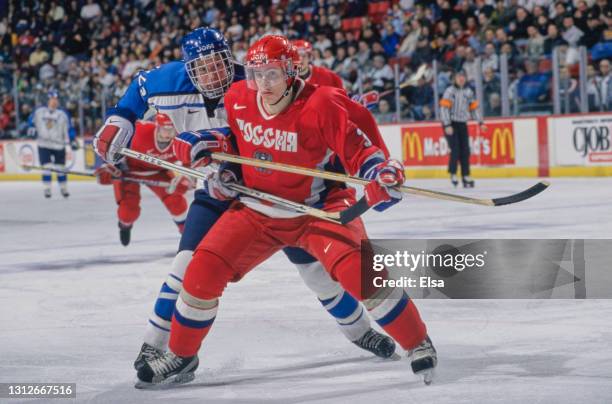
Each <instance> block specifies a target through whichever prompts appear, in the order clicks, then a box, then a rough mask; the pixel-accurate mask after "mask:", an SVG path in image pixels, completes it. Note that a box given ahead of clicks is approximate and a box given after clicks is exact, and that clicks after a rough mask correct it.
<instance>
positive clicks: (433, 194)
mask: <svg viewBox="0 0 612 404" xmlns="http://www.w3.org/2000/svg"><path fill="white" fill-rule="evenodd" d="M211 157H212V158H213V159H216V160H220V161H227V162H230V163H238V164H246V165H250V166H253V167H259V168H267V169H270V170H277V171H283V172H287V173H292V174H302V175H307V176H310V177H317V178H323V179H326V180H332V181H340V182H345V183H349V184H357V185H364V186H365V185H367V184H368V183H369V182H370V181H369V180H365V179H363V178H359V177H355V176H352V175H347V174H341V173H335V172H331V171H323V170H316V169H313V168H307V167H299V166H293V165H290V164H284V163H276V162H273V161H266V160H259V159H254V158H250V157H243V156H234V155H231V154H225V153H211ZM548 185H549V184H548V183H547V182H544V181H543V182H540V183H538V184H536V185H534V186H532V187H531V188H529V189H527V190H525V191H521V192H519V193H517V194H513V195H509V196H507V197H501V198H496V199H490V198H470V197H467V196H463V195H456V194H449V193H446V192H441V191H432V190H429V189H422V188H416V187H411V186H406V185H401V186H398V187H396V189H397V190H399V191H401V192H404V193H407V194H412V195H419V196H425V197H428V198H435V199H441V200H445V201H452V202H461V203H469V204H472V205H483V206H501V205H508V204H511V203H517V202H521V201H524V200H525V199H528V198H531V197H533V196H535V195H537V194H539V193H540V192H542V191H544V190H545V189H546V188H547V187H548Z"/></svg>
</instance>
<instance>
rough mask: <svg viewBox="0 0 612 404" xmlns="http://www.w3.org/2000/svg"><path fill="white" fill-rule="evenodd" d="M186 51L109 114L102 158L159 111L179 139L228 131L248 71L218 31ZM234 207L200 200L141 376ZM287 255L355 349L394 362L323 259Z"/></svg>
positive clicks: (163, 296)
mask: <svg viewBox="0 0 612 404" xmlns="http://www.w3.org/2000/svg"><path fill="white" fill-rule="evenodd" d="M181 45H182V51H183V58H184V60H183V61H177V62H170V63H167V64H164V65H162V66H159V67H157V68H155V69H152V70H149V71H145V72H141V73H138V74H137V75H136V76H135V78H134V79H133V81H132V83H131V84H130V86H129V87H128V90H127V91H126V93H125V94H124V95H123V97H122V98H121V99H120V100H119V102H118V103H117V105H116V106H115V107H114V108H111V109H110V110H109V112H108V115H107V118H106V121H105V123H104V126H103V127H102V128H101V129H100V130H99V131H98V133H97V134H96V138H95V140H94V147H95V149H96V152H97V153H98V154H99V155H100V156H101V157H102V158H103V159H104V160H106V161H108V162H113V163H116V162H118V161H120V160H121V156H120V155H119V154H118V151H119V150H120V149H121V148H122V147H127V146H128V145H129V142H130V138H131V136H132V134H133V131H134V129H133V128H134V121H135V120H136V119H138V118H141V117H142V116H143V114H144V113H145V111H146V110H147V109H149V108H151V107H152V108H155V109H156V110H157V111H158V112H162V113H165V114H167V115H168V116H169V117H170V118H171V119H172V122H173V123H174V126H175V128H176V129H177V131H178V132H179V133H180V132H187V131H202V132H201V133H202V135H203V136H212V134H211V132H207V131H205V130H207V129H212V128H223V127H227V126H228V125H227V121H226V117H225V109H224V106H223V96H224V94H225V92H226V91H227V89H228V88H229V87H230V85H231V84H232V82H234V81H238V80H242V79H243V78H244V70H243V67H242V66H241V65H238V64H236V63H235V62H234V61H233V59H232V55H231V53H230V50H229V46H228V44H227V42H226V40H225V38H224V37H223V35H222V34H221V33H220V32H218V31H216V30H214V29H211V28H198V29H196V30H194V31H192V32H191V33H189V34H187V35H186V36H185V37H184V38H183V40H182V44H181ZM213 133H219V132H218V131H215V132H213ZM213 140H214V139H213ZM229 204H230V202H227V201H219V200H217V199H214V198H212V197H211V196H210V195H209V193H208V191H207V190H206V189H199V190H197V191H196V192H195V198H194V201H193V202H192V203H191V206H190V208H189V212H188V215H187V219H186V222H185V229H184V232H183V235H182V237H181V241H180V243H179V249H178V253H177V255H176V257H175V259H174V261H173V263H172V267H171V270H170V273H169V274H168V277H167V278H166V280H165V282H164V283H163V285H162V287H161V290H160V292H159V295H158V297H157V300H156V302H155V307H154V309H153V313H152V314H151V317H150V318H149V323H148V324H147V331H146V333H145V338H144V343H143V345H142V348H141V351H140V353H139V355H138V358H137V359H136V361H135V363H134V367H135V368H136V369H137V370H138V369H139V368H140V367H142V366H143V365H144V363H145V361H146V360H148V359H151V358H153V357H155V356H156V355H158V354H159V353H161V352H163V351H165V349H166V347H167V344H168V337H169V330H170V321H171V319H172V314H173V312H174V309H175V303H176V300H177V298H178V295H179V293H180V292H181V289H182V279H183V276H184V273H185V269H186V268H187V265H188V264H189V261H190V260H191V256H192V254H193V251H194V250H195V248H196V247H197V245H198V244H199V242H200V240H202V238H203V237H204V235H205V234H206V233H207V232H208V230H209V229H210V228H211V227H212V226H213V225H214V223H215V222H216V221H217V219H218V218H219V217H220V216H221V215H222V214H223V212H224V211H225V210H226V209H227V208H228V207H229ZM284 252H285V254H286V255H287V257H288V258H289V260H290V261H291V262H292V263H294V264H295V265H296V267H297V268H298V271H299V273H300V275H301V277H302V279H303V280H304V282H305V283H306V285H307V286H308V287H309V288H310V289H311V290H312V291H313V292H315V293H316V295H317V297H318V299H319V301H320V302H321V304H322V305H323V306H324V307H325V309H326V310H327V311H328V312H329V313H330V314H331V315H332V316H333V317H334V318H335V320H336V321H337V323H338V325H339V327H340V330H341V331H342V333H343V334H344V335H345V336H346V337H347V338H348V339H349V340H350V341H352V342H354V343H355V344H356V345H358V346H359V347H361V348H363V349H366V350H368V351H370V352H372V353H374V354H376V355H377V356H380V357H383V358H388V357H390V356H392V355H393V353H394V351H395V343H394V342H393V340H392V339H391V338H389V337H387V336H386V335H383V334H381V333H379V332H377V331H375V330H374V329H372V327H371V325H370V320H369V318H368V316H367V315H366V313H365V310H364V308H363V307H362V306H361V305H360V304H359V303H358V302H357V300H355V299H354V298H353V297H352V296H350V295H349V294H348V293H346V292H345V291H344V290H343V289H342V288H341V287H340V285H339V284H338V283H337V282H335V281H333V280H332V279H331V278H330V277H329V275H328V274H327V272H326V271H325V270H324V269H323V267H322V266H321V264H320V263H319V262H317V261H316V259H315V258H313V257H312V256H310V255H308V254H307V253H306V252H305V251H303V250H300V249H297V248H287V249H285V250H284Z"/></svg>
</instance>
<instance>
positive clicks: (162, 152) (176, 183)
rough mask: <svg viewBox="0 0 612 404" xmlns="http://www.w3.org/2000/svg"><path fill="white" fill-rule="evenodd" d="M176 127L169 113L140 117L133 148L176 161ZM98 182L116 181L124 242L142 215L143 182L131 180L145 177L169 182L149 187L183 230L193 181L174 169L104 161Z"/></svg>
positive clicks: (98, 174)
mask: <svg viewBox="0 0 612 404" xmlns="http://www.w3.org/2000/svg"><path fill="white" fill-rule="evenodd" d="M175 136H176V130H175V129H174V126H173V125H172V121H171V120H170V118H169V117H168V116H167V115H164V114H157V115H156V116H155V122H146V121H138V122H137V123H136V127H135V132H134V137H133V138H132V144H131V148H132V149H133V150H136V151H138V152H141V153H146V154H148V155H152V156H155V157H157V158H160V159H162V160H167V161H170V162H176V161H177V159H176V158H175V156H174V153H173V151H172V141H173V140H174V137H175ZM95 173H96V176H97V179H98V182H99V183H100V184H102V185H110V184H112V185H113V189H114V191H115V200H116V201H117V205H118V206H117V216H118V218H119V239H120V240H121V244H123V245H124V246H127V245H128V244H129V243H130V233H131V229H132V226H133V224H134V222H135V221H136V219H138V216H140V184H139V183H138V182H130V181H128V180H130V179H133V180H137V181H138V180H142V181H143V183H146V181H150V182H151V183H155V182H161V183H164V182H165V183H168V184H169V186H167V187H165V186H154V185H148V187H149V189H150V190H151V191H153V193H154V194H155V195H156V196H157V197H158V198H159V199H160V200H161V201H162V203H163V204H164V206H165V207H166V209H167V210H168V212H170V214H171V215H172V219H173V220H174V222H175V223H176V225H177V226H178V229H179V232H181V233H182V231H183V226H184V222H185V217H186V216H187V207H188V203H187V198H186V197H185V193H186V192H187V191H188V190H189V186H190V181H189V180H188V179H187V178H184V177H177V176H175V175H174V174H173V173H172V172H170V171H168V170H164V169H160V168H159V167H157V166H153V165H150V164H147V163H143V162H141V161H139V160H134V159H130V158H128V159H126V161H125V162H124V163H121V164H119V165H118V166H115V165H111V164H104V165H102V166H101V167H99V168H98V169H97V170H96V172H95Z"/></svg>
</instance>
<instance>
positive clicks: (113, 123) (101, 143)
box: [93, 115, 134, 164]
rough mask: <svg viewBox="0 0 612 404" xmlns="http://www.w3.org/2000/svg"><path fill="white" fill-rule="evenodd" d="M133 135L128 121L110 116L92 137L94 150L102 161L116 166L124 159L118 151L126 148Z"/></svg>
mask: <svg viewBox="0 0 612 404" xmlns="http://www.w3.org/2000/svg"><path fill="white" fill-rule="evenodd" d="M133 133H134V125H133V124H132V123H131V122H130V121H128V120H127V119H125V118H123V117H121V116H118V115H111V116H109V117H108V119H107V120H106V122H104V125H103V126H102V127H101V128H100V130H99V131H98V133H96V136H95V137H94V140H93V147H94V150H95V151H96V153H98V155H99V156H100V157H102V159H103V160H104V161H107V162H109V163H113V164H116V163H118V162H120V161H121V160H123V159H124V158H125V157H124V156H123V155H121V154H119V151H120V150H121V149H122V148H124V147H128V145H129V143H130V140H131V139H132V134H133Z"/></svg>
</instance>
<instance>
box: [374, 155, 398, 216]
mask: <svg viewBox="0 0 612 404" xmlns="http://www.w3.org/2000/svg"><path fill="white" fill-rule="evenodd" d="M370 178H371V179H372V182H370V183H369V184H368V185H366V186H365V189H364V193H365V197H366V200H367V202H368V205H369V206H372V207H374V210H376V211H378V212H382V211H384V210H386V209H388V208H390V207H391V206H393V205H395V204H396V203H398V202H399V201H401V200H402V193H401V192H400V191H397V190H395V189H393V187H394V186H396V185H402V184H403V183H404V181H405V177H404V166H403V165H402V163H400V162H399V161H397V160H387V161H384V162H382V163H380V164H378V165H377V166H376V167H374V170H372V171H371V174H370Z"/></svg>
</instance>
